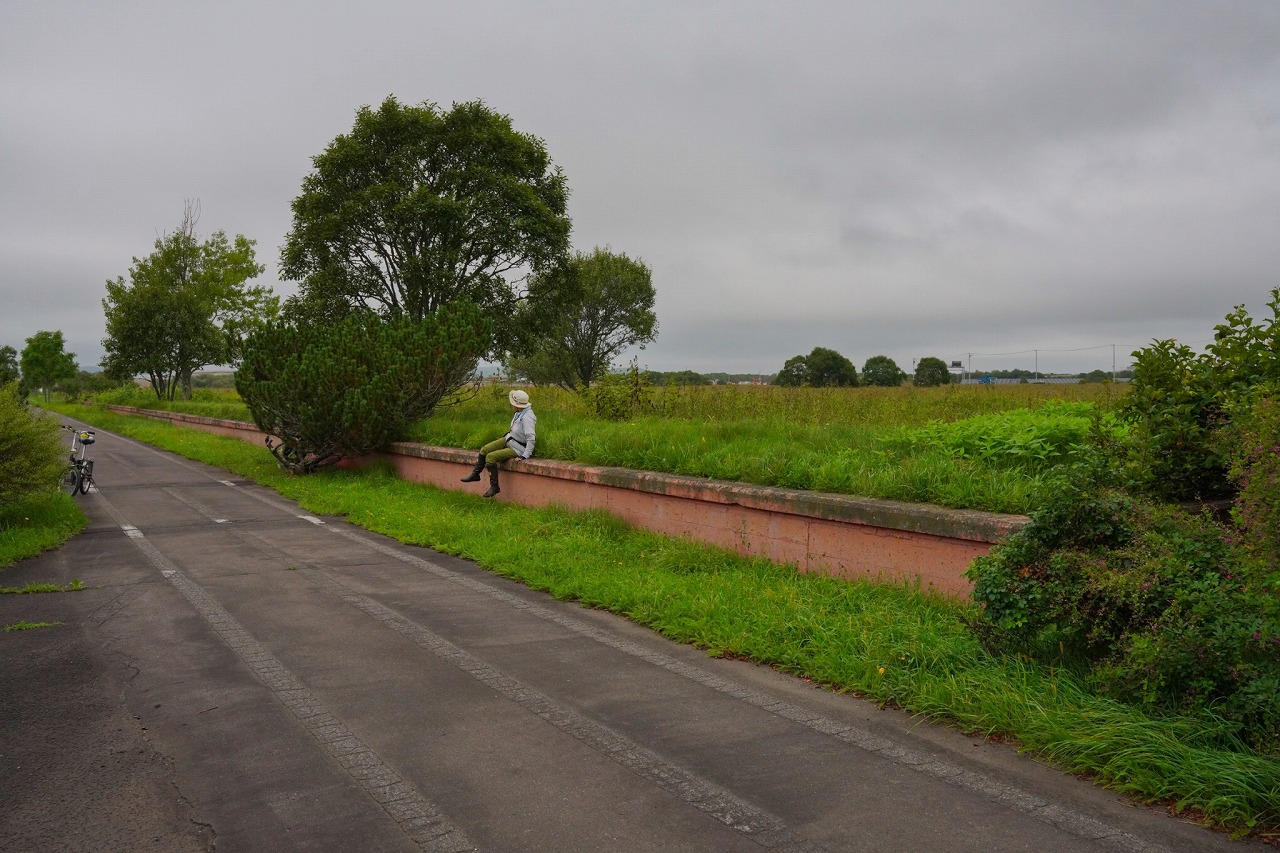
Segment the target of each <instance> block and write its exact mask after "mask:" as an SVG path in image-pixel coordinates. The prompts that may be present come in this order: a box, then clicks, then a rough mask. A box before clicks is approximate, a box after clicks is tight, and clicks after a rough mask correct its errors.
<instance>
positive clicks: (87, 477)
mask: <svg viewBox="0 0 1280 853" xmlns="http://www.w3.org/2000/svg"><path fill="white" fill-rule="evenodd" d="M92 485H93V475H92V474H81V475H80V494H82V495H87V494H89V487H90V486H92Z"/></svg>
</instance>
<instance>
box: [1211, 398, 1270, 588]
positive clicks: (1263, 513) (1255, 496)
mask: <svg viewBox="0 0 1280 853" xmlns="http://www.w3.org/2000/svg"><path fill="white" fill-rule="evenodd" d="M1223 443H1224V445H1226V448H1224V452H1227V453H1229V454H1230V455H1231V457H1232V462H1231V470H1230V473H1231V477H1232V479H1233V480H1234V482H1235V484H1236V486H1237V487H1238V488H1239V493H1238V495H1237V497H1236V500H1235V505H1234V506H1233V508H1232V519H1233V520H1234V521H1235V523H1236V528H1237V535H1238V537H1239V543H1240V545H1241V547H1242V548H1243V549H1244V551H1245V552H1246V554H1247V555H1248V557H1249V559H1250V561H1251V563H1252V566H1253V569H1254V574H1255V580H1256V581H1257V582H1259V583H1267V584H1269V585H1270V586H1271V588H1273V589H1280V396H1271V397H1264V398H1261V399H1259V400H1258V401H1257V402H1256V403H1255V404H1254V405H1253V406H1252V407H1250V409H1249V411H1248V412H1247V413H1246V414H1244V415H1243V416H1241V417H1240V418H1239V419H1238V420H1237V421H1236V422H1235V423H1234V424H1233V425H1232V427H1231V428H1230V429H1229V430H1227V431H1226V434H1225V435H1224V436H1223Z"/></svg>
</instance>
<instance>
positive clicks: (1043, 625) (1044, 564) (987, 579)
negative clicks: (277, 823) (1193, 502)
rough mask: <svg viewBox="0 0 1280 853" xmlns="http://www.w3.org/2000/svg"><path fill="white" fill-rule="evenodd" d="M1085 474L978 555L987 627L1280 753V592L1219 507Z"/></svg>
mask: <svg viewBox="0 0 1280 853" xmlns="http://www.w3.org/2000/svg"><path fill="white" fill-rule="evenodd" d="M1088 474H1089V472H1088V471H1087V470H1081V471H1077V472H1076V476H1074V477H1070V478H1066V479H1064V482H1063V483H1062V484H1061V487H1060V488H1058V489H1056V490H1054V491H1053V493H1052V496H1051V497H1050V498H1048V499H1047V500H1046V502H1045V503H1044V504H1043V506H1042V507H1041V508H1040V509H1039V510H1037V511H1036V512H1035V513H1033V514H1032V516H1031V523H1030V524H1028V525H1027V526H1026V527H1024V528H1023V529H1022V530H1020V531H1018V532H1017V533H1015V534H1014V535H1012V536H1011V537H1010V538H1009V539H1008V541H1007V542H1005V543H1004V544H1002V545H999V546H997V547H996V548H995V549H993V551H992V553H991V554H990V555H988V556H986V557H981V558H979V559H978V560H976V561H975V562H974V563H973V565H972V566H971V567H970V569H969V573H968V576H969V577H970V579H972V580H973V581H974V599H975V600H976V601H977V602H978V604H979V606H980V608H981V615H980V616H979V617H977V618H976V619H975V620H974V622H973V625H972V627H974V628H975V629H976V631H977V633H978V635H979V636H980V637H982V638H983V640H984V642H985V643H986V644H987V646H988V647H989V648H991V649H992V650H993V651H997V652H1004V653H1014V652H1016V653H1021V654H1027V655H1029V656H1030V657H1032V658H1035V659H1037V660H1039V661H1041V662H1045V663H1049V664H1059V665H1066V666H1069V667H1072V668H1076V669H1079V670H1080V671H1081V673H1082V675H1084V677H1085V678H1086V679H1087V681H1088V682H1089V683H1090V684H1091V685H1092V686H1093V688H1094V689H1096V690H1097V691H1099V692H1101V693H1103V694H1106V695H1110V696H1112V697H1114V698H1116V699H1119V700H1121V701H1125V702H1130V703H1133V704H1137V705H1140V706H1142V707H1143V708H1144V709H1145V710H1147V711H1149V712H1192V713H1195V712H1208V713H1212V714H1216V715H1219V716H1221V717H1223V718H1225V719H1227V720H1229V721H1231V722H1232V723H1234V724H1235V725H1237V726H1239V727H1240V730H1241V732H1240V733H1241V735H1242V736H1243V737H1244V738H1245V739H1246V740H1247V741H1248V742H1249V743H1250V744H1252V745H1253V746H1254V748H1255V749H1258V750H1259V751H1264V752H1275V751H1276V750H1278V749H1280V600H1278V599H1277V597H1276V596H1275V595H1274V588H1273V587H1268V586H1266V585H1264V584H1260V583H1258V582H1257V578H1256V576H1255V575H1254V573H1252V572H1251V571H1250V568H1249V565H1248V561H1247V554H1246V553H1245V552H1244V551H1243V550H1242V549H1240V548H1239V547H1236V546H1235V545H1234V544H1233V543H1232V542H1231V541H1230V540H1229V538H1228V537H1227V536H1226V535H1225V531H1224V530H1223V529H1222V527H1221V526H1220V525H1219V524H1218V523H1217V522H1216V521H1214V520H1213V519H1212V518H1211V517H1210V516H1208V515H1195V514H1191V513H1188V512H1185V511H1183V510H1180V509H1178V508H1176V507H1171V506H1159V505H1156V504H1152V503H1149V502H1146V501H1143V500H1141V499H1138V498H1134V497H1131V496H1128V495H1126V494H1124V493H1122V492H1119V491H1116V490H1114V489H1109V488H1105V487H1097V486H1095V485H1093V484H1092V481H1091V479H1090V477H1089V476H1088Z"/></svg>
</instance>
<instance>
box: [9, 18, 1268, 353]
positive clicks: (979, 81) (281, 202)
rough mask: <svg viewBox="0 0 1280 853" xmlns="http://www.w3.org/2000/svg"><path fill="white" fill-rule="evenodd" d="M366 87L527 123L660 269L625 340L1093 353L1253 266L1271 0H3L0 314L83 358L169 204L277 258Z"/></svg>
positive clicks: (1259, 247)
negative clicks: (309, 179) (546, 0)
mask: <svg viewBox="0 0 1280 853" xmlns="http://www.w3.org/2000/svg"><path fill="white" fill-rule="evenodd" d="M388 94H395V95H396V96H397V97H399V98H400V99H401V100H402V101H406V102H420V101H427V100H429V101H434V102H437V103H440V104H442V105H446V106H447V105H448V104H449V103H451V102H453V101H461V100H470V99H474V98H481V99H483V100H485V101H486V102H487V103H488V104H489V105H490V106H492V107H494V108H495V109H498V110H500V111H502V112H505V113H508V114H509V115H511V117H512V119H513V121H514V122H515V124H516V126H517V127H519V128H520V129H522V130H525V131H527V132H530V133H534V134H536V135H538V136H540V137H542V138H543V139H545V140H546V142H547V145H548V148H549V150H550V151H551V154H552V156H553V158H554V159H555V160H556V162H557V163H559V164H560V165H561V166H562V167H563V168H564V170H565V172H566V174H567V176H568V178H569V182H570V186H571V188H572V197H571V202H570V212H571V215H572V216H573V219H574V242H575V245H576V246H577V247H578V248H582V249H589V248H591V247H592V246H594V245H610V246H612V247H613V248H614V249H616V250H619V251H625V252H627V253H628V254H630V255H632V256H639V257H642V258H643V259H644V260H645V261H646V262H648V263H649V264H650V266H651V267H652V268H653V270H654V276H655V283H656V285H657V287H658V293H659V297H658V311H659V319H660V322H661V333H660V335H659V338H658V340H657V342H656V343H654V344H653V345H651V346H650V347H649V348H648V349H646V350H645V351H644V352H642V353H640V354H639V357H640V360H641V362H642V363H644V364H647V365H649V366H651V367H653V368H655V369H682V368H693V369H700V370H721V369H724V370H735V371H737V370H741V371H744V372H747V371H755V372H772V371H774V370H776V369H777V368H778V367H780V366H781V364H782V362H783V361H784V360H785V359H786V358H787V357H789V356H791V355H794V354H796V353H801V352H808V351H809V350H810V349H812V348H813V347H814V346H830V347H833V348H835V349H838V350H840V351H841V352H844V353H845V354H846V355H848V356H849V357H850V358H851V359H853V360H854V361H855V362H857V363H859V364H861V362H862V361H864V360H865V359H866V358H867V357H868V356H870V355H874V354H877V353H885V354H888V355H891V356H893V357H894V358H895V359H897V360H898V361H899V363H900V364H903V365H904V366H905V365H909V364H910V362H911V360H912V359H913V358H917V357H919V356H922V355H939V356H941V357H943V358H946V359H948V360H949V359H951V358H960V357H967V354H968V353H969V352H991V353H1003V352H1019V353H1021V352H1022V351H1034V350H1036V349H1039V350H1042V353H1041V354H1040V363H1041V366H1042V368H1043V369H1064V370H1076V369H1093V368H1094V367H1109V366H1110V360H1111V345H1112V344H1116V345H1117V348H1118V349H1119V350H1120V351H1121V353H1122V354H1123V353H1126V352H1127V351H1128V350H1130V349H1132V348H1133V347H1136V346H1139V345H1142V344H1143V343H1145V342H1147V341H1149V340H1150V339H1151V338H1154V337H1178V338H1181V339H1184V340H1188V341H1195V340H1204V339H1207V338H1209V337H1210V336H1211V331H1212V327H1213V325H1214V324H1215V323H1216V322H1218V321H1219V320H1220V319H1221V318H1222V316H1223V315H1224V314H1225V313H1226V312H1227V311H1228V310H1230V308H1231V307H1232V306H1233V305H1235V304H1237V303H1241V302H1244V303H1248V304H1249V305H1250V307H1251V309H1253V311H1254V312H1255V313H1260V312H1262V311H1264V310H1265V302H1266V297H1267V293H1268V291H1269V290H1270V288H1271V287H1273V286H1275V285H1276V284H1277V282H1276V280H1275V277H1274V273H1273V271H1274V270H1275V269H1276V268H1277V262H1278V261H1280V250H1277V249H1276V248H1275V246H1276V243H1277V241H1276V240H1275V239H1274V223H1275V222H1276V221H1277V219H1278V214H1280V144H1277V143H1280V6H1277V5H1276V4H1274V3H1272V2H1270V0H1257V2H1230V1H1228V2H1222V3H1214V4H1205V3H1192V2H1160V3H1155V2H1151V3H1126V4H1116V3H1113V2H1081V3H1071V4H1061V3H1009V2H972V3H964V4H955V3H949V2H916V3H908V4H872V3H866V4H862V3H858V4H848V3H803V2H802V3H795V4H776V3H761V2H755V3H750V2H747V3H744V2H727V0H726V2H713V3H698V4H691V3H675V2H657V3H639V2H631V3H620V4H608V5H607V6H605V5H601V4H588V3H552V4H536V5H535V4H521V3H511V2H497V0H489V1H488V2H478V3H471V4H466V5H465V6H462V7H459V8H447V7H446V8H440V7H431V6H427V5H425V4H419V3H409V2H390V0H385V1H384V2H373V3H370V4H363V5H360V6H358V7H357V6H353V5H351V4H345V3H343V4H339V3H301V2H296V3H281V2H277V3H270V4H261V3H248V2H234V3H221V4H216V5H213V6H208V5H206V6H204V7H191V6H187V5H175V4H172V3H160V2H145V3H144V2H134V3H130V4H127V5H124V6H120V5H119V4H99V3H88V2H86V3H58V4H12V3H11V4H6V5H5V6H4V7H3V8H0V116H3V121H0V152H3V158H2V160H0V301H2V303H3V305H4V306H5V310H4V311H3V312H0V343H9V344H11V345H13V346H16V347H18V348H21V346H22V341H23V339H24V338H26V337H28V336H30V335H31V334H34V332H35V331H37V330H39V329H46V328H62V329H63V331H64V333H65V334H66V335H67V338H68V340H69V341H70V348H71V349H73V350H75V351H76V352H77V353H78V354H80V360H81V363H82V364H93V363H95V362H96V361H97V359H98V358H99V357H100V355H101V348H100V346H99V339H100V338H101V337H102V335H103V331H102V319H101V309H100V305H99V301H100V299H101V297H102V295H103V289H102V284H103V282H104V280H106V279H108V278H114V277H115V276H117V275H122V274H125V273H127V270H128V267H129V263H130V259H131V258H132V257H133V256H135V255H144V254H146V253H147V252H149V251H150V249H151V245H152V242H153V241H154V240H155V238H156V237H157V236H158V235H159V234H160V233H162V232H163V231H165V230H166V229H169V228H172V227H174V226H175V225H176V224H177V222H178V220H179V218H180V217H181V212H182V205H183V201H184V200H185V199H195V198H198V199H200V201H201V205H202V219H201V223H200V226H201V229H202V230H203V231H205V232H206V233H208V232H211V231H213V230H216V229H224V230H226V231H228V232H230V233H233V234H234V233H244V234H246V235H247V236H249V237H251V238H254V239H256V240H257V241H258V248H259V257H260V260H262V261H263V262H264V263H266V264H267V266H268V272H267V275H268V278H269V279H273V278H274V275H275V261H276V257H277V253H278V248H279V245H280V243H281V241H282V240H283V237H284V234H285V233H286V232H287V230H288V228H289V223H290V212H289V203H290V201H291V200H292V198H293V197H294V195H295V194H296V193H297V191H298V187H299V184H300V181H301V179H302V177H303V175H304V174H305V173H306V172H307V170H308V169H309V167H310V157H311V156H313V155H315V154H317V153H319V152H320V151H321V150H323V148H324V146H325V145H326V144H327V143H328V142H329V141H330V140H331V139H332V138H333V137H334V136H335V135H337V134H338V133H342V132H344V131H345V130H348V129H349V128H350V126H351V122H352V120H353V117H354V112H355V110H356V108H358V107H359V106H360V105H362V104H369V103H377V102H379V101H380V100H381V99H382V98H384V97H385V96H386V95H388ZM278 289H279V290H281V291H282V292H286V293H287V292H291V291H292V285H290V284H289V283H281V284H279V285H278ZM1086 347H1089V348H1093V349H1088V350H1083V349H1082V348H1086ZM1069 350H1082V351H1081V352H1074V353H1073V352H1068V351H1069ZM1023 355H1024V354H1023ZM1023 355H1018V356H1008V357H1004V356H1002V357H1001V359H1004V360H1006V361H1013V362H1017V363H1009V364H1002V365H999V366H1005V367H1012V366H1029V365H1030V360H1029V359H1025V358H1024V357H1023ZM1032 357H1034V353H1033V356H1032ZM992 358H993V360H994V357H992ZM1020 359H1021V360H1020ZM991 366H997V365H991Z"/></svg>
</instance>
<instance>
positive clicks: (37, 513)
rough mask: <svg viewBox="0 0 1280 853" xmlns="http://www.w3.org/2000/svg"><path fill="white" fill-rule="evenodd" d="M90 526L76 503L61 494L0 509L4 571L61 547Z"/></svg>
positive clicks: (0, 560)
mask: <svg viewBox="0 0 1280 853" xmlns="http://www.w3.org/2000/svg"><path fill="white" fill-rule="evenodd" d="M87 523H88V519H87V518H86V517H85V514H84V512H83V511H82V510H81V509H80V507H79V506H77V505H76V502H75V500H74V499H73V498H72V497H71V496H70V495H66V494H63V493H62V492H57V491H49V492H46V493H43V494H37V495H32V496H30V497H28V498H27V499H26V500H24V501H21V502H19V503H16V504H11V505H9V506H7V507H3V508H0V569H3V568H4V567H6V566H10V565H13V564H14V563H16V562H17V561H18V560H22V559H25V558H27V557H33V556H35V555H36V554H39V553H40V552H42V551H48V550H49V549H51V548H56V547H58V546H59V545H61V544H62V543H63V542H65V541H67V540H68V539H70V538H71V537H72V536H74V535H75V534H76V533H79V532H80V531H81V530H83V529H84V526H85V525H86V524H87Z"/></svg>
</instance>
